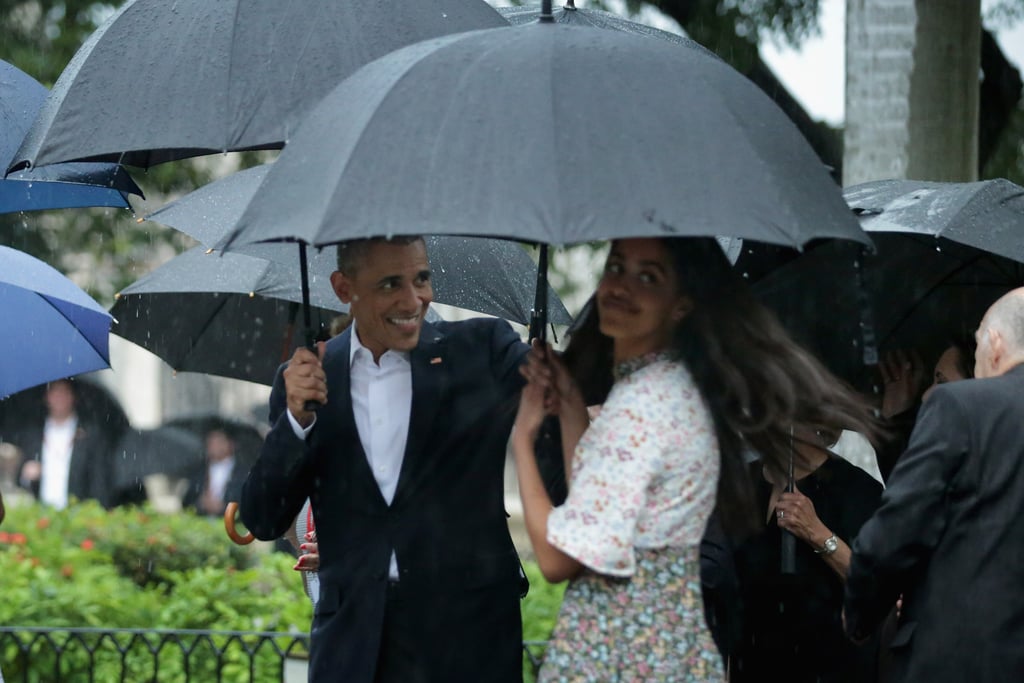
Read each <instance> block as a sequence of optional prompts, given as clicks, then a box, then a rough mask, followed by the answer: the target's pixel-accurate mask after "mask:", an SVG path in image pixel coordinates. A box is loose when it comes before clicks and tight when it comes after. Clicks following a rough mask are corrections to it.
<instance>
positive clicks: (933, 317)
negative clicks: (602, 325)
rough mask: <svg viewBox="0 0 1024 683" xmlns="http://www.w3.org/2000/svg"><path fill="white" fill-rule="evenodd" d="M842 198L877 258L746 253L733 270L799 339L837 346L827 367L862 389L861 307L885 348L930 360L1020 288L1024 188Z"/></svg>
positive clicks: (949, 188) (882, 191)
mask: <svg viewBox="0 0 1024 683" xmlns="http://www.w3.org/2000/svg"><path fill="white" fill-rule="evenodd" d="M844 195H845V197H846V199H847V201H848V202H849V203H850V207H851V208H852V209H853V210H854V211H855V212H856V213H857V214H859V216H860V220H861V225H862V226H863V227H864V229H865V230H867V231H868V233H869V234H870V235H871V238H872V240H873V241H874V243H875V246H876V252H875V253H869V254H864V255H861V254H859V253H857V252H856V250H853V249H851V248H850V246H849V245H844V244H841V243H833V244H822V245H820V246H816V247H815V248H813V249H812V250H810V251H809V252H808V253H807V254H804V255H803V256H800V257H797V258H792V257H790V256H788V255H786V256H783V255H780V254H767V253H766V250H764V249H757V250H754V251H753V252H750V251H747V250H744V253H743V255H742V256H741V257H740V261H739V262H738V264H737V266H738V267H740V268H743V269H744V270H747V271H750V273H751V275H752V279H753V280H759V281H757V282H756V284H755V290H756V291H758V292H759V293H760V294H761V295H762V296H763V297H764V298H765V300H766V303H768V304H769V305H770V306H773V307H774V308H776V310H780V311H782V312H783V313H782V317H783V319H784V321H785V322H786V323H787V325H788V326H789V327H790V328H791V330H793V331H794V334H795V336H797V337H807V336H810V337H813V336H815V335H821V334H827V335H828V336H829V337H831V338H832V339H834V345H833V347H832V350H831V351H826V352H825V353H824V354H823V356H824V360H825V361H826V363H827V364H829V365H830V366H831V367H832V368H833V369H834V370H836V371H837V372H839V373H840V374H841V375H843V376H844V377H846V378H848V379H851V380H852V381H855V382H857V383H858V384H862V385H864V384H866V381H865V380H866V378H864V377H863V365H860V366H859V367H857V366H856V365H851V364H850V363H849V357H850V356H849V350H850V345H851V344H853V345H857V344H858V343H859V340H860V338H861V331H862V325H863V323H862V319H861V310H862V308H863V307H864V305H865V300H866V304H867V308H868V310H869V311H870V312H871V325H872V327H873V329H874V331H875V336H876V338H877V343H878V345H879V347H881V348H883V349H890V350H892V349H916V350H918V351H919V352H920V353H921V354H922V356H924V357H926V358H927V357H937V356H938V355H939V353H941V351H942V350H943V349H944V348H945V347H946V346H948V344H949V341H950V339H951V338H956V337H960V336H963V335H964V334H969V333H970V332H972V331H973V330H974V329H975V328H976V327H977V325H978V323H979V322H980V320H981V317H982V315H983V314H984V312H985V310H986V309H987V308H988V307H989V306H990V305H991V304H992V302H993V301H995V300H996V299H997V298H999V297H1000V296H1001V295H1002V294H1005V293H1006V292H1008V291H1009V290H1011V289H1014V288H1015V287H1020V286H1024V188H1021V187H1020V186H1018V185H1015V184H1014V183H1011V182H1009V181H1007V180H1003V179H997V180H989V181H982V182H975V183H933V182H924V181H915V180H888V181H875V182H870V183H864V184H862V185H855V186H852V187H849V188H847V189H846V190H845V191H844ZM780 257H781V259H780ZM786 258H791V260H790V261H789V262H788V263H785V264H781V261H782V260H785V259H786ZM858 261H859V264H860V267H859V268H858V267H857V266H856V265H855V264H857V263H858ZM768 270H770V271H771V272H770V273H768V274H767V275H765V276H764V277H761V278H759V275H760V274H761V273H763V272H764V271H768ZM858 277H860V279H861V282H862V287H859V288H858V287H856V286H855V284H856V281H857V278H858ZM823 312H828V314H829V318H828V324H827V325H823V324H822V322H821V320H822V313H823ZM821 346H822V345H819V348H820V347H821ZM858 374H859V375H860V376H858Z"/></svg>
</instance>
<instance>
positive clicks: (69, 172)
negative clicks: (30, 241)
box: [0, 61, 142, 213]
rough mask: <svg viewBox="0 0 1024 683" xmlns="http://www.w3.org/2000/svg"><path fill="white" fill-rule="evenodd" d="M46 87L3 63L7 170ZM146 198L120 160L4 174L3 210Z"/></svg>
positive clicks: (2, 135) (0, 110)
mask: <svg viewBox="0 0 1024 683" xmlns="http://www.w3.org/2000/svg"><path fill="white" fill-rule="evenodd" d="M46 93H47V90H46V88H45V87H43V85H42V84H41V83H39V81H37V80H36V79H34V78H32V77H31V76H29V75H28V74H26V73H25V72H24V71H21V70H20V69H18V68H17V67H15V66H13V65H11V64H8V63H7V62H4V61H0V164H3V168H0V171H6V170H7V167H8V166H10V164H11V162H12V161H13V159H14V155H15V153H16V152H17V150H18V146H19V145H21V143H22V140H23V139H24V138H25V134H26V133H27V132H28V130H29V128H30V127H31V125H32V121H33V120H34V119H35V118H36V115H37V114H38V113H39V110H40V108H41V107H42V106H43V102H44V101H45V100H46ZM128 194H136V195H139V196H140V197H141V196H142V190H140V189H139V187H138V185H136V184H135V181H133V180H132V179H131V176H129V175H128V173H127V172H126V171H125V170H124V169H123V168H121V167H120V166H118V165H116V164H95V163H78V164H57V165H54V166H50V167H47V168H40V169H33V170H30V171H19V172H17V173H12V174H10V175H9V176H7V177H6V178H0V213H13V212H16V211H38V210H43V209H71V208H79V207H86V206H114V207H120V208H123V207H127V206H128V205H129V204H128V200H127V197H126V195H128Z"/></svg>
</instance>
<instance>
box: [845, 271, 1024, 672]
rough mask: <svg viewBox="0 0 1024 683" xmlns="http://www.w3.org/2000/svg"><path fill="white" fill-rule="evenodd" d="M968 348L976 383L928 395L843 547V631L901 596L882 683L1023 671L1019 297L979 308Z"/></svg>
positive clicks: (1022, 303) (1022, 329)
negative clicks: (973, 343) (874, 504)
mask: <svg viewBox="0 0 1024 683" xmlns="http://www.w3.org/2000/svg"><path fill="white" fill-rule="evenodd" d="M976 339H977V351H976V354H975V367H974V374H975V377H976V379H972V380H965V381H959V382H947V383H945V384H943V385H942V386H938V387H936V388H935V389H934V391H932V393H931V395H930V396H929V397H928V400H927V401H925V402H924V404H923V405H922V408H921V412H920V415H919V416H918V420H917V424H916V425H915V427H914V431H913V433H912V435H911V437H910V445H909V446H908V447H907V450H906V452H905V453H904V454H903V455H902V456H900V458H899V460H898V461H897V463H896V466H895V468H894V469H893V471H892V474H891V475H890V477H889V481H888V486H887V488H886V490H885V493H884V494H883V495H882V504H881V506H880V507H879V508H878V510H877V511H876V512H875V514H874V515H873V516H872V517H871V519H869V520H868V521H867V522H866V523H865V524H864V526H863V527H862V528H861V531H860V534H859V535H858V536H857V539H856V540H855V541H854V543H853V555H852V559H851V560H850V570H849V573H848V576H847V581H846V600H845V612H844V617H845V626H846V631H847V633H848V634H849V635H850V636H851V637H852V638H853V639H855V640H860V639H863V638H865V637H867V636H868V634H870V633H871V632H872V631H873V630H874V629H875V628H876V626H877V624H878V623H879V622H880V621H882V619H883V618H884V617H885V616H886V615H887V614H888V613H889V612H890V611H891V609H892V606H893V605H894V604H895V603H896V600H897V597H898V596H900V595H902V596H903V597H902V605H901V608H900V613H899V617H898V624H897V629H896V633H895V636H894V638H893V639H892V641H891V642H890V644H889V650H890V660H889V663H888V675H889V679H888V680H891V681H929V682H930V683H944V682H946V681H949V682H950V683H953V682H954V681H955V682H957V683H959V682H960V681H974V682H976V683H987V682H989V681H1006V680H1017V679H1019V678H1020V674H1021V672H1024V647H1021V643H1024V592H1022V591H1021V582H1022V579H1024V575H1022V563H1021V548H1024V525H1022V524H1021V523H1020V520H1021V519H1022V518H1024V401H1022V400H1021V396H1024V288H1022V289H1016V290H1013V291H1011V292H1010V293H1008V294H1006V295H1005V296H1003V297H1002V298H1000V299H999V300H998V301H996V302H995V303H994V304H993V305H992V306H991V307H990V308H989V310H988V312H987V313H986V314H985V316H984V318H983V319H982V321H981V324H980V325H979V326H978V330H977V333H976Z"/></svg>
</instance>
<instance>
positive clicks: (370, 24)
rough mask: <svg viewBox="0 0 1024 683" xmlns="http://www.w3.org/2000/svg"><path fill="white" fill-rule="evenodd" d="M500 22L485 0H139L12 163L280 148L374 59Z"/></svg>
mask: <svg viewBox="0 0 1024 683" xmlns="http://www.w3.org/2000/svg"><path fill="white" fill-rule="evenodd" d="M502 25H506V22H505V21H504V20H503V19H502V18H501V16H500V15H499V14H498V13H497V12H495V11H494V10H493V9H492V8H491V7H490V6H488V5H487V4H486V3H484V2H483V1H482V0H415V2H409V1H407V0H373V1H372V2H296V1H294V0H218V1H217V2H211V0H176V1H175V2H167V0H131V1H129V2H127V3H126V4H125V5H124V6H123V7H121V8H120V9H119V10H118V11H117V12H116V13H114V15H113V16H112V17H111V18H110V19H109V20H108V21H107V22H106V23H104V24H103V26H101V27H100V28H99V29H97V30H96V32H95V33H93V35H92V36H90V38H89V39H88V40H87V41H86V42H85V44H84V45H82V47H81V48H80V49H79V50H78V52H77V53H76V54H75V56H74V58H73V59H72V60H71V62H70V63H69V64H68V66H67V67H66V68H65V70H64V72H63V73H62V74H61V76H60V79H59V80H58V81H57V83H56V85H55V86H54V88H53V93H52V94H51V95H50V97H49V99H48V100H47V103H46V108H45V110H44V111H43V113H42V114H41V115H40V117H39V118H38V119H37V121H36V123H35V125H34V126H33V128H32V130H31V132H30V134H29V136H28V138H26V141H25V144H24V145H23V146H22V148H21V149H20V150H19V152H18V155H17V158H16V159H15V163H28V164H30V165H33V166H40V165H44V164H51V163H54V162H58V161H73V160H103V161H118V162H121V163H125V164H128V165H132V166H146V167H148V166H152V165H154V164H159V163H162V162H165V161H172V160H175V159H182V158H186V157H190V156H195V155H199V154H209V153H212V152H221V151H230V150H244V149H266V148H280V147H281V146H282V145H283V144H284V142H285V141H286V140H288V138H289V137H290V135H291V132H292V130H293V129H294V128H295V125H296V124H297V122H298V121H299V120H300V119H301V118H302V116H303V114H304V113H305V112H306V111H307V110H308V108H309V107H310V106H311V105H312V104H314V103H315V102H316V101H317V100H318V99H320V97H321V96H322V95H323V94H324V93H326V92H327V91H328V90H329V89H330V88H331V87H333V86H334V85H336V84H337V83H338V82H340V81H341V80H342V79H343V78H344V77H345V76H347V75H348V74H350V73H352V72H353V71H354V70H355V69H356V68H358V67H359V66H361V65H363V64H365V63H366V62H369V61H370V60H372V59H374V58H376V57H379V56H381V55H384V54H387V53H388V52H390V51H392V50H394V49H396V48H399V47H402V46H404V45H408V44H410V43H413V42H416V41H417V40H423V39H426V38H431V37H434V36H440V35H445V34H448V33H455V32H458V31H466V30H470V29H478V28H491V27H497V26H502ZM129 74H130V77H126V75H129Z"/></svg>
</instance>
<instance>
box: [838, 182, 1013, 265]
mask: <svg viewBox="0 0 1024 683" xmlns="http://www.w3.org/2000/svg"><path fill="white" fill-rule="evenodd" d="M843 197H844V198H845V199H846V202H847V204H849V205H850V208H851V209H853V211H854V213H856V214H857V215H858V216H859V217H860V222H861V226H862V227H863V228H864V229H865V230H867V231H869V232H901V233H909V234H914V235H928V236H932V237H942V238H945V239H947V240H950V241H952V242H956V243H958V244H963V245H966V246H969V247H975V248H976V249H981V250H983V251H985V252H988V253H991V254H1001V255H1003V256H1006V257H1008V258H1011V259H1014V260H1015V261H1020V262H1024V187H1021V186H1020V185H1017V184H1016V183H1012V182H1010V181H1009V180H1006V179H1005V178H996V179H994V180H982V181H979V182H973V183H937V182H928V181H924V180H877V181H872V182H868V183H862V184H860V185H852V186H850V187H848V188H846V189H844V190H843Z"/></svg>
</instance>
